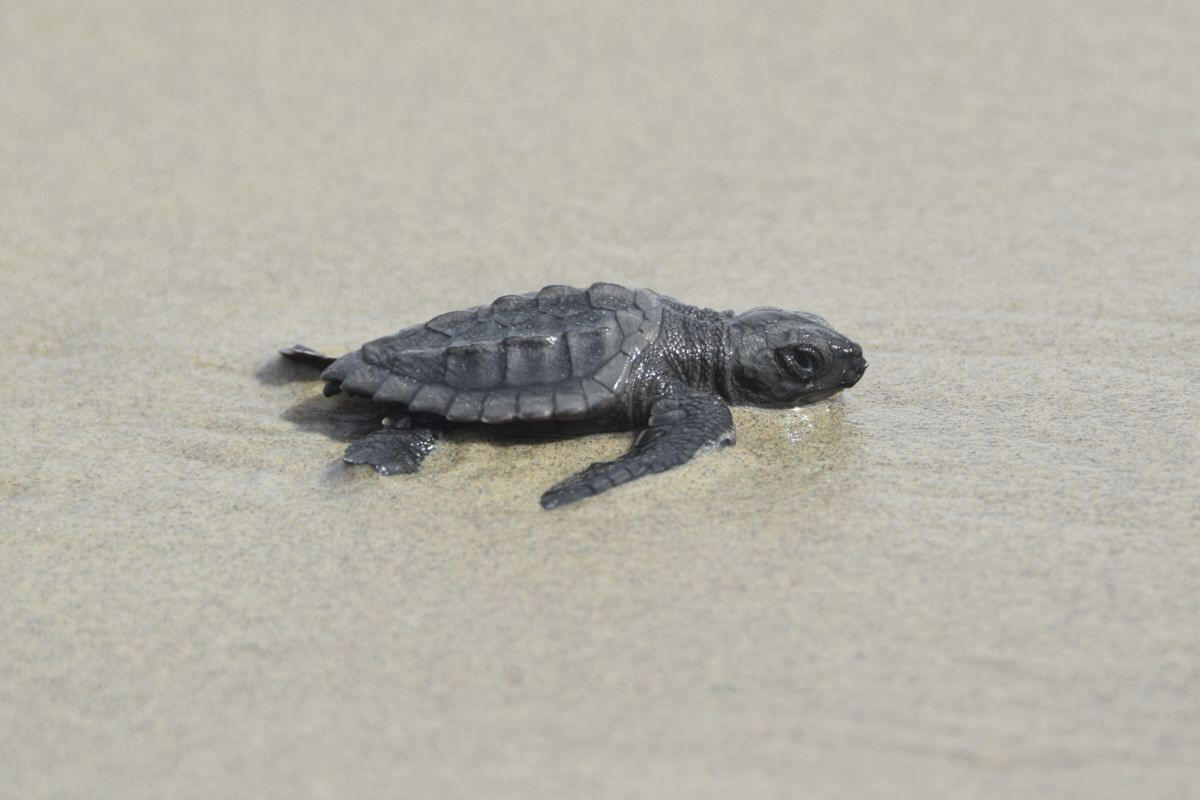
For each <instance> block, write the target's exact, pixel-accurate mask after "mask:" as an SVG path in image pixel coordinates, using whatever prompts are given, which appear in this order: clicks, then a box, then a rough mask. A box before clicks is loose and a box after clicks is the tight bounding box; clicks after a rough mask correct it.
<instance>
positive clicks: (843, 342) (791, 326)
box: [729, 307, 867, 408]
mask: <svg viewBox="0 0 1200 800" xmlns="http://www.w3.org/2000/svg"><path fill="white" fill-rule="evenodd" d="M730 322H731V329H730V330H731V353H730V356H731V363H730V365H729V376H730V394H731V395H732V396H731V397H730V400H732V401H733V402H735V403H746V404H749V405H756V406H767V407H770V408H790V407H792V406H797V405H802V404H804V403H813V402H816V401H817V400H823V399H825V398H826V397H829V396H830V395H833V394H836V393H837V392H839V391H841V390H842V389H845V388H846V387H849V386H853V385H854V384H856V383H858V379H859V378H861V377H862V375H863V372H864V371H865V370H866V368H867V362H866V361H865V360H863V355H862V348H861V347H859V346H858V345H857V344H856V343H854V342H852V341H850V340H849V339H847V338H846V337H845V336H842V335H841V334H840V333H838V332H837V331H835V330H834V329H833V328H832V327H830V325H829V323H828V322H826V321H825V320H824V319H822V318H821V317H818V316H817V315H815V314H804V313H801V312H797V311H784V310H783V309H780V308H768V307H761V308H752V309H750V310H749V311H746V312H744V313H742V314H738V315H737V316H735V317H734V318H733V319H732V320H731V321H730Z"/></svg>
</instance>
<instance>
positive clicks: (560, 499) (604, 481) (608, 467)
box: [542, 388, 734, 509]
mask: <svg viewBox="0 0 1200 800" xmlns="http://www.w3.org/2000/svg"><path fill="white" fill-rule="evenodd" d="M733 442H734V431H733V415H731V414H730V413H729V406H727V405H725V402H724V401H723V400H721V398H719V397H717V396H715V395H711V394H706V393H703V392H695V391H692V390H690V389H682V388H681V389H678V390H676V391H674V392H672V393H670V394H668V395H665V396H664V397H662V398H660V399H659V400H657V401H655V403H654V404H653V405H652V406H651V407H650V419H649V422H648V423H647V427H646V429H645V430H643V431H642V432H641V434H639V435H638V438H637V440H636V441H635V442H634V445H633V449H632V450H630V451H629V452H628V453H626V454H625V455H623V456H621V457H620V458H618V459H616V460H615V461H601V462H597V463H595V464H592V465H591V466H590V467H588V468H587V469H585V470H583V471H582V472H580V473H578V474H576V475H572V476H571V477H570V478H567V479H566V480H565V481H562V482H561V483H558V484H557V485H555V486H554V487H552V488H551V489H550V490H549V491H547V492H546V493H545V494H543V495H542V508H545V509H551V508H558V507H559V506H561V505H566V504H567V503H573V502H575V501H576V500H582V499H583V498H585V497H590V496H591V495H594V494H600V493H601V492H606V491H608V490H609V489H611V488H613V487H614V486H619V485H621V484H622V483H628V482H629V481H631V480H634V479H635V478H640V477H642V476H643V475H649V474H650V473H653V472H663V471H665V470H668V469H671V468H672V467H677V466H679V465H680V464H685V463H687V462H688V461H690V460H691V459H692V457H693V456H695V455H696V453H698V452H699V451H700V450H702V449H704V448H705V447H714V446H719V445H726V444H733Z"/></svg>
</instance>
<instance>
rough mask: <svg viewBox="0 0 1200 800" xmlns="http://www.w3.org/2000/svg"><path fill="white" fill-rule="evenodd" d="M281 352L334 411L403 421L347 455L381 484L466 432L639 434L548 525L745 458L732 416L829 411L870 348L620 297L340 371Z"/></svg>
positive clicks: (489, 318)
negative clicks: (312, 378)
mask: <svg viewBox="0 0 1200 800" xmlns="http://www.w3.org/2000/svg"><path fill="white" fill-rule="evenodd" d="M280 352H281V353H282V354H283V355H284V356H287V357H288V358H291V359H293V360H296V361H300V362H303V363H307V364H310V365H313V366H317V367H321V368H322V369H323V370H324V371H323V372H322V375H321V377H322V378H323V379H324V380H325V381H326V386H325V393H326V394H327V395H332V394H336V393H338V392H340V391H345V392H347V393H349V394H354V395H362V396H365V397H371V398H373V399H375V400H378V401H380V402H386V403H391V404H399V405H400V406H402V407H403V408H404V413H403V414H402V415H401V416H399V417H395V418H394V419H395V421H392V422H389V424H388V425H387V427H385V428H383V429H382V430H379V431H376V432H375V433H372V434H370V435H368V436H366V437H364V438H363V439H360V440H359V441H357V442H355V443H354V444H352V445H351V446H350V447H349V448H348V449H347V450H346V454H345V457H344V458H345V460H346V461H347V462H349V463H353V464H370V465H372V466H373V467H375V469H376V470H377V471H379V472H380V473H383V474H397V473H411V472H416V471H417V470H418V469H419V468H420V466H421V462H422V461H423V460H424V459H425V457H426V456H427V455H428V454H429V453H430V452H432V450H433V448H434V447H435V446H436V444H437V441H438V439H439V437H440V432H441V431H443V430H445V429H446V428H447V427H453V426H457V425H473V424H482V425H501V426H519V427H520V428H522V429H528V430H531V431H535V430H541V431H546V430H553V431H554V432H555V433H557V434H562V435H577V434H583V433H592V432H597V431H602V430H640V431H641V432H640V434H639V435H638V437H637V439H636V440H635V441H634V444H633V448H632V449H631V450H630V451H629V452H628V453H626V454H625V455H623V456H621V457H620V458H618V459H616V460H614V461H607V462H601V463H595V464H592V465H591V466H589V467H588V468H587V469H585V470H583V471H582V472H580V473H578V474H576V475H573V476H571V477H570V478H567V479H566V480H564V481H562V482H560V483H558V484H556V485H555V486H553V487H551V488H550V489H549V490H548V491H547V492H546V493H545V494H543V495H542V506H543V507H544V508H547V509H550V508H557V507H558V506H561V505H564V504H566V503H571V502H574V501H576V500H580V499H582V498H584V497H589V496H591V495H594V494H599V493H601V492H604V491H607V490H608V489H611V488H613V487H614V486H618V485H620V484H622V483H627V482H629V481H631V480H633V479H635V478H640V477H642V476H643V475H648V474H650V473H653V472H662V471H664V470H668V469H671V468H672V467H677V466H679V465H680V464H683V463H686V462H687V461H689V460H691V458H692V457H693V456H695V455H696V454H697V453H698V452H700V451H701V450H704V449H705V448H712V447H717V446H721V445H728V444H733V442H734V429H733V417H732V415H731V414H730V412H729V406H730V405H753V406H761V407H766V408H791V407H793V406H797V405H802V404H805V403H812V402H816V401H818V400H823V399H825V398H827V397H830V396H832V395H834V394H836V393H837V392H839V391H841V390H842V389H845V388H847V387H850V386H853V385H854V384H855V383H857V382H858V380H859V378H861V377H862V375H863V372H864V371H865V370H866V368H867V362H866V361H865V360H863V356H862V348H861V347H859V346H858V345H857V344H855V343H854V342H852V341H850V340H849V339H847V338H846V337H844V336H842V335H841V334H840V333H838V332H837V331H835V330H834V329H833V328H832V327H830V325H829V323H828V322H826V321H825V320H824V319H822V318H821V317H818V316H815V315H813V314H804V313H800V312H793V311H784V310H782V309H778V308H767V307H761V308H755V309H751V310H750V311H746V312H744V313H742V314H734V312H732V311H724V312H718V311H713V310H711V309H706V308H696V307H695V306H689V305H686V304H684V303H680V302H679V301H677V300H674V299H672V298H669V297H665V296H663V295H659V294H656V293H654V292H651V291H648V290H645V289H636V290H635V289H626V288H625V287H622V286H617V285H616V284H611V283H597V284H593V285H592V286H591V287H589V288H588V289H574V288H572V287H569V286H547V287H545V288H544V289H542V290H541V291H540V292H536V293H530V294H525V295H507V296H505V297H502V298H499V299H498V300H496V301H495V302H494V303H492V304H491V305H490V306H477V307H475V308H471V309H466V310H463V311H455V312H450V313H449V314H443V315H441V316H439V317H435V318H434V319H432V320H430V321H429V322H427V323H424V324H423V325H414V326H412V327H410V328H405V329H403V330H401V331H398V332H397V333H395V334H392V335H390V336H385V337H383V338H382V339H377V340H375V341H373V342H368V343H367V344H365V345H363V346H362V348H360V349H359V350H356V351H354V352H353V353H349V354H347V355H345V356H342V357H341V358H338V359H334V358H331V357H329V356H325V355H322V354H320V353H317V352H315V351H313V350H310V349H308V348H307V347H303V346H301V345H297V346H296V347H293V348H290V349H287V350H282V351H280Z"/></svg>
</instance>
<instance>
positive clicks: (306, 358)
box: [279, 344, 337, 369]
mask: <svg viewBox="0 0 1200 800" xmlns="http://www.w3.org/2000/svg"><path fill="white" fill-rule="evenodd" d="M279 355H281V356H283V357H284V358H286V359H290V360H291V361H297V362H299V363H301V364H307V365H308V366H310V367H316V368H317V369H325V368H326V367H328V366H329V365H330V364H332V363H333V362H334V361H337V359H336V358H334V357H333V356H327V355H325V354H324V353H318V352H317V351H316V350H313V349H312V348H311V347H305V346H304V345H302V344H297V345H293V346H292V347H288V348H286V349H284V350H280V351H279Z"/></svg>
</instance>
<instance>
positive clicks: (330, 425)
mask: <svg viewBox="0 0 1200 800" xmlns="http://www.w3.org/2000/svg"><path fill="white" fill-rule="evenodd" d="M389 412H391V413H393V414H394V413H395V409H392V408H389V406H387V405H385V404H382V403H376V402H374V401H373V400H368V399H366V398H361V397H334V398H330V397H320V396H318V397H309V398H306V399H304V400H301V401H300V402H298V403H295V404H293V405H292V406H290V407H289V408H288V409H286V410H285V411H284V412H283V414H282V415H281V416H282V418H283V419H284V420H286V421H287V422H290V423H292V424H293V425H295V426H296V427H297V428H299V429H301V430H304V431H311V432H314V433H319V434H321V435H323V436H326V437H328V438H330V439H335V440H337V441H339V442H353V441H354V440H356V439H361V438H362V437H364V436H366V435H367V434H369V433H374V432H375V431H377V430H379V429H380V428H382V427H383V420H384V418H385V417H387V416H389Z"/></svg>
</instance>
